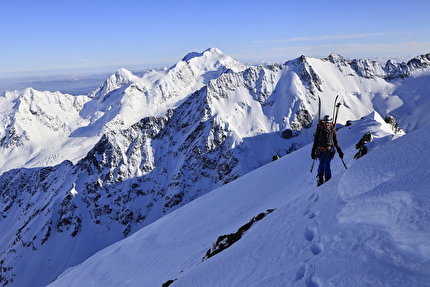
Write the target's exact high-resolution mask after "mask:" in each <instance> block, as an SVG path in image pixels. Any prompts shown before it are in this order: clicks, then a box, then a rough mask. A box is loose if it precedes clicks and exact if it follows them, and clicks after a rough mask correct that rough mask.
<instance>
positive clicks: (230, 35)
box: [0, 0, 430, 75]
mask: <svg viewBox="0 0 430 287" xmlns="http://www.w3.org/2000/svg"><path fill="white" fill-rule="evenodd" d="M428 11H430V1H428V0H420V1H417V0H408V1H404V0H402V1H399V0H389V1H388V0H373V1H368V0H360V1H351V0H347V1H341V0H337V1H334V0H327V1H309V0H299V1H288V0H282V1H281V0H279V1H278V0H260V1H256V0H247V1H242V0H228V1H224V0H217V1H194V0H184V1H179V0H178V1H173V0H153V1H145V0H144V1H137V0H121V1H118V0H117V1H111V0H104V1H101V0H73V1H71V0H62V1H58V0H55V1H49V0H38V1H34V0H29V1H28V0H1V1H0V26H1V27H2V29H1V34H0V75H9V74H22V75H24V74H25V73H20V72H24V71H26V72H28V71H39V72H40V73H43V72H46V71H48V70H49V71H51V73H53V72H55V71H64V70H65V69H66V70H69V71H75V72H76V71H86V70H88V71H89V70H100V71H101V70H103V69H105V70H112V71H114V69H116V68H120V67H124V68H129V69H136V68H145V67H148V66H152V67H159V66H169V65H173V64H174V63H176V62H177V61H179V60H180V59H181V58H182V57H183V56H185V55H186V54H187V53H189V52H193V51H197V52H202V51H203V50H205V49H207V48H209V47H216V48H219V49H220V50H221V51H223V52H224V53H226V54H228V55H230V56H232V57H234V58H236V59H238V60H240V61H242V62H245V63H250V62H261V61H266V62H274V61H275V62H282V61H285V60H290V59H294V58H296V57H299V56H300V55H302V54H304V55H309V56H314V57H325V56H327V55H328V54H329V53H330V52H336V53H338V54H340V55H342V56H345V57H350V58H362V57H375V56H378V57H413V56H415V55H420V54H426V53H429V52H430V21H429V16H428Z"/></svg>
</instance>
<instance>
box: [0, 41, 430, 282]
mask: <svg viewBox="0 0 430 287" xmlns="http://www.w3.org/2000/svg"><path fill="white" fill-rule="evenodd" d="M202 57H208V58H209V59H210V61H209V62H205V61H206V59H205V58H202ZM218 57H220V58H218ZM333 57H334V56H333ZM184 59H186V60H187V61H180V62H178V64H177V65H175V66H173V67H172V68H171V69H168V70H164V71H150V72H148V73H145V74H144V75H143V76H142V77H136V76H134V75H131V74H130V73H128V72H127V71H126V70H120V71H118V73H116V74H115V75H113V76H111V77H110V78H109V79H111V80H107V81H106V82H105V84H103V85H101V86H100V89H99V92H98V94H97V93H96V94H97V95H99V96H96V94H94V95H93V96H92V97H89V96H81V98H79V99H81V100H80V102H79V103H80V104H81V106H82V108H81V109H80V110H79V117H78V116H76V114H75V116H76V119H77V120H76V121H77V122H79V121H81V122H80V123H81V125H80V126H77V127H76V128H75V129H74V130H73V131H72V129H69V130H68V131H69V132H70V134H71V137H72V138H73V139H78V140H80V139H81V138H86V137H88V139H89V140H88V141H86V142H85V141H76V142H74V143H72V144H71V145H72V146H73V148H74V149H82V150H83V153H81V154H79V153H75V157H74V160H73V161H72V160H71V159H70V158H68V159H66V160H64V159H65V158H67V154H66V156H64V157H63V158H61V159H60V162H61V163H58V164H57V165H55V166H46V167H43V166H37V165H36V166H33V167H32V166H31V165H30V166H28V168H26V169H18V168H17V169H13V170H10V171H4V172H3V174H2V175H1V176H0V184H1V186H2V189H1V190H2V198H3V201H2V204H1V206H0V208H1V212H2V217H3V218H2V224H6V225H7V226H8V223H7V222H8V221H9V220H12V219H13V218H21V219H22V220H23V225H21V226H19V225H18V224H16V225H15V224H14V228H11V229H10V232H9V233H8V234H6V235H3V236H2V238H1V240H2V242H4V243H3V244H2V245H1V246H4V247H3V248H2V250H1V254H2V255H1V257H0V262H1V265H2V268H3V270H6V271H5V272H3V273H2V275H1V276H2V277H1V278H0V280H1V281H0V282H2V283H3V285H6V284H7V283H9V284H10V283H11V282H12V280H15V282H21V284H25V283H23V282H26V281H24V280H30V279H29V278H30V277H25V278H24V277H20V276H17V275H19V274H22V273H20V272H25V266H26V265H25V263H23V261H22V260H19V258H22V257H26V256H33V257H34V258H33V259H32V260H33V261H34V262H37V264H36V265H37V266H40V268H39V269H38V271H37V272H38V275H35V274H33V273H32V276H33V277H32V278H36V277H37V278H38V279H37V280H36V282H39V283H40V284H41V285H45V284H47V283H49V282H50V280H53V279H54V278H55V277H56V276H57V275H59V274H60V273H61V272H62V271H63V270H65V269H67V268H68V267H70V266H71V265H75V264H79V263H80V262H82V261H83V260H84V259H86V258H87V257H89V256H90V255H92V254H94V253H95V252H96V251H98V250H100V249H101V248H104V247H106V246H107V245H110V244H111V243H113V242H115V241H118V240H120V239H122V238H124V237H127V236H130V235H131V234H133V233H134V232H136V231H137V230H139V229H140V228H142V227H144V226H147V225H148V224H151V223H153V222H155V221H156V220H158V219H159V218H160V217H162V216H164V215H165V214H168V213H171V212H173V211H175V210H177V209H178V208H179V207H181V206H183V205H185V204H187V203H189V202H192V201H193V200H194V199H196V198H198V197H200V196H202V195H204V194H207V193H208V192H209V191H211V190H213V189H215V188H217V187H220V186H223V185H225V184H227V183H230V182H232V181H234V180H235V179H237V178H239V177H241V176H243V175H246V174H248V173H249V172H251V171H252V170H255V169H257V168H259V167H261V166H263V165H265V164H267V163H269V162H270V161H271V159H272V157H273V156H274V155H281V156H282V155H285V154H288V153H292V152H293V151H294V150H297V149H299V148H301V147H304V146H306V145H307V144H309V143H310V142H311V140H312V134H313V129H311V127H312V126H313V125H314V124H315V122H316V121H317V119H316V114H317V102H316V99H317V96H321V97H322V98H323V106H322V110H323V113H331V111H332V104H333V103H332V100H333V94H337V93H340V94H341V95H342V107H341V109H342V110H341V114H340V117H339V122H340V123H346V121H347V120H356V119H359V118H361V117H363V116H366V115H368V114H370V113H372V112H373V111H375V110H376V113H377V114H378V115H379V114H381V115H382V117H384V116H385V115H387V114H390V113H395V114H396V116H397V117H398V119H399V124H400V126H402V123H405V122H412V121H411V120H412V119H413V120H414V121H415V117H417V115H413V117H412V116H411V115H410V111H411V110H413V109H414V105H415V104H414V101H415V102H416V101H417V100H419V101H420V103H421V104H422V105H424V106H426V105H428V103H429V102H430V101H429V100H428V99H426V98H425V95H426V94H425V80H426V79H428V78H429V77H430V73H429V72H428V69H427V66H426V65H427V64H425V62H424V64H423V66H424V68H422V69H421V70H419V71H420V73H419V75H418V74H417V76H416V78H414V77H413V74H414V73H412V76H411V77H408V78H406V79H405V80H406V81H407V80H408V79H409V81H410V83H409V85H414V84H416V83H418V81H419V83H420V85H421V86H420V87H421V88H420V89H415V93H416V94H415V95H413V96H414V97H413V99H412V102H411V99H410V98H411V96H410V94H406V92H407V88H405V87H403V86H402V85H401V84H402V83H403V82H402V81H405V80H403V79H402V78H401V77H400V78H399V79H398V80H396V81H399V82H396V81H394V82H389V81H388V82H387V80H386V78H382V77H379V76H377V75H375V76H374V77H368V76H364V75H368V74H369V73H370V74H371V73H379V72H381V71H380V70H379V69H376V70H375V69H374V68H372V67H374V66H373V64H372V65H370V66H369V65H355V66H351V65H349V64H348V65H347V64H345V63H346V62H345V61H343V62H342V61H341V62H342V63H343V64H342V69H339V66H336V65H334V64H333V63H332V62H330V61H324V60H320V59H315V58H310V57H305V56H302V57H299V58H297V59H295V60H292V61H287V62H286V63H284V64H275V65H268V66H256V67H253V66H252V67H246V66H245V65H243V64H238V62H237V61H235V60H232V59H231V58H230V57H228V56H226V55H224V54H220V51H219V50H214V49H209V50H207V51H205V52H203V53H201V54H191V55H189V56H188V57H185V58H184ZM193 61H195V62H196V63H194V65H190V63H191V62H193ZM223 61H224V62H223ZM423 61H424V60H423ZM345 65H346V66H345ZM375 65H376V64H375ZM356 69H363V70H360V71H361V72H357V71H356ZM378 75H379V74H378ZM192 76H193V77H194V78H193V77H192ZM166 79H167V80H166ZM109 83H111V84H109ZM121 83H122V84H123V85H122V86H121V85H120V84H121ZM173 83H176V84H174V85H173ZM109 85H110V86H109ZM108 86H109V87H111V88H112V90H111V88H108ZM104 87H106V89H105V90H104V91H106V92H107V93H105V94H103V93H104V92H101V91H103V89H104ZM175 87H176V88H177V89H176V88H175ZM401 89H405V90H404V92H402V91H401ZM397 91H400V92H402V93H397ZM100 92H101V93H100ZM37 95H38V93H37V92H35V93H34V95H33V96H37ZM42 95H48V94H46V93H42ZM49 95H51V94H49ZM102 95H103V96H102ZM56 96H57V97H58V96H60V94H56ZM8 97H9V98H10V99H12V101H11V102H13V101H14V100H15V99H17V98H19V97H22V95H21V94H20V93H19V92H16V93H15V94H9V93H8V94H6V95H5V97H4V98H5V99H8ZM418 97H419V98H418ZM71 99H73V97H72V98H71ZM74 99H76V98H74ZM169 101H170V102H169ZM9 103H10V102H9ZM155 106H159V107H158V109H157V110H156V111H154V110H151V107H155ZM9 108H11V105H10V104H9ZM44 108H45V107H44ZM52 110H53V111H56V109H54V108H53V109H52ZM2 111H4V110H2ZM33 111H34V112H35V113H32V112H27V114H26V115H28V116H29V117H36V118H35V119H36V120H33V122H38V120H37V119H38V118H37V117H38V116H39V115H41V114H42V111H43V110H42V111H41V110H40V109H39V110H36V109H33ZM76 112H78V110H77V111H76ZM2 114H3V113H2ZM419 115H420V116H422V121H425V119H427V118H428V117H429V116H428V115H427V114H426V113H425V111H424V110H422V111H420V113H419ZM379 118H380V119H382V118H381V117H379ZM31 119H33V118H31ZM82 119H83V120H82ZM10 121H11V120H10ZM342 125H343V124H342ZM342 125H340V126H342ZM422 125H423V122H418V121H416V124H415V125H409V126H408V128H407V131H408V132H409V131H412V130H414V129H417V128H419V127H420V126H422ZM36 130H37V128H36ZM391 134H392V135H394V134H395V133H394V131H391ZM359 136H360V137H361V136H362V135H359ZM385 137H387V138H390V137H389V136H388V135H385ZM54 138H55V137H54ZM30 140H32V137H30ZM357 140H358V139H357ZM24 143H26V142H25V141H24ZM66 143H67V141H66ZM350 144H352V143H350ZM84 146H85V147H86V148H82V147H84ZM15 147H17V148H16V149H15V151H16V152H18V151H20V149H18V146H16V145H15ZM5 151H6V152H10V151H9V150H7V149H6V150H5V149H4V150H3V152H5ZM351 158H352V156H351ZM24 166H25V165H24ZM18 190H19V191H22V194H18V193H17V191H18ZM41 202H43V204H41ZM36 203H37V204H36ZM4 222H6V223H4ZM57 240H64V242H68V244H69V245H70V246H75V247H73V248H71V247H68V246H65V245H62V249H63V251H62V252H63V254H66V257H67V258H69V259H68V260H67V261H61V260H60V259H59V258H55V256H54V255H55V253H49V251H48V250H49V248H55V250H58V247H56V245H55V244H56V242H57ZM86 240H90V242H94V243H92V244H88V245H85V241H86ZM75 248H78V249H82V251H81V252H79V253H74V250H75ZM14 253H16V254H17V255H15V256H11V255H9V254H14ZM37 254H40V256H39V255H37ZM44 254H45V255H44ZM47 258H49V261H50V262H49V264H47V263H46V260H47ZM42 261H43V262H45V264H41V262H42ZM50 269H55V270H57V271H56V272H52V273H51V272H50V271H49V270H50ZM18 277H20V278H19V279H18ZM21 278H24V279H21ZM19 280H23V281H19Z"/></svg>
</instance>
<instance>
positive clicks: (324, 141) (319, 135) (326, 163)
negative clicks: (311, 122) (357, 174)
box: [311, 115, 343, 186]
mask: <svg viewBox="0 0 430 287" xmlns="http://www.w3.org/2000/svg"><path fill="white" fill-rule="evenodd" d="M335 148H336V150H337V152H338V153H339V157H340V158H341V159H343V152H342V150H341V149H340V147H339V144H338V142H337V135H336V129H335V126H334V124H333V121H332V119H330V116H328V115H325V116H324V118H323V119H322V120H320V122H319V124H318V126H317V131H316V133H315V138H314V145H313V147H312V153H311V157H312V159H317V158H319V160H320V164H319V166H318V175H317V177H318V182H317V185H318V186H320V185H321V184H323V183H324V182H326V181H328V180H329V179H330V178H331V169H330V162H331V160H332V159H333V158H334V155H335V153H336V151H335ZM324 177H325V181H324Z"/></svg>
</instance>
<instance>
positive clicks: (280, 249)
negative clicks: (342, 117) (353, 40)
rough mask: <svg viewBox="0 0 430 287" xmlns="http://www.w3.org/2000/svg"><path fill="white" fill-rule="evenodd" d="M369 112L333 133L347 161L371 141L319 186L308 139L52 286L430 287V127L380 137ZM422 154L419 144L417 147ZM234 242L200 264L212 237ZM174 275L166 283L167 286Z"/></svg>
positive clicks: (337, 164)
mask: <svg viewBox="0 0 430 287" xmlns="http://www.w3.org/2000/svg"><path fill="white" fill-rule="evenodd" d="M381 126H383V123H381V122H380V121H379V120H378V117H377V116H370V117H366V118H365V119H363V120H358V121H355V122H353V124H352V125H351V126H349V127H344V128H342V129H341V130H339V139H340V145H341V146H342V147H343V148H344V150H345V158H351V155H352V154H353V153H355V151H356V150H355V147H354V143H355V142H356V141H358V139H359V138H360V136H361V135H362V132H363V131H367V130H370V131H372V133H373V134H374V138H375V141H378V140H379V141H380V142H379V146H378V147H377V148H374V149H372V150H371V151H370V153H369V154H367V155H365V156H364V157H362V158H360V159H359V160H357V161H355V160H349V161H348V162H347V163H348V166H349V168H348V170H345V169H344V168H343V166H342V165H341V163H340V161H339V159H338V158H336V159H335V160H334V161H333V171H334V176H333V178H332V180H331V181H329V182H327V183H326V184H324V185H322V186H321V187H315V179H314V176H315V174H311V173H309V168H310V163H311V161H310V160H309V154H310V146H306V147H304V148H302V149H300V150H298V151H296V152H294V153H291V154H289V155H286V156H284V157H283V158H281V159H280V160H278V161H275V162H273V163H271V164H268V165H266V166H264V167H262V168H259V169H257V170H255V171H253V172H250V173H248V174H246V175H244V176H243V177H241V178H239V179H237V180H236V181H234V182H231V183H229V184H227V185H224V186H222V187H220V188H218V189H216V190H214V191H212V192H210V193H209V194H207V195H205V196H202V197H200V198H198V199H196V200H195V201H193V202H191V203H189V204H187V205H185V206H184V207H182V208H180V209H178V210H176V211H174V212H172V213H170V214H169V215H166V216H164V217H163V218H161V219H160V220H158V221H156V222H154V223H153V224H151V225H149V226H147V227H145V228H143V229H141V230H140V231H138V232H136V233H135V234H133V235H132V236H130V237H128V238H126V239H124V240H122V241H119V242H117V243H115V244H113V245H112V246H110V247H108V248H106V249H104V250H102V251H100V252H98V253H97V254H95V255H94V256H92V257H91V258H89V259H88V260H86V261H85V262H84V263H82V264H80V265H79V266H76V267H74V268H71V269H69V270H67V271H66V272H65V273H64V274H62V275H61V276H60V277H59V278H57V280H55V281H54V282H53V283H52V284H51V285H49V286H161V285H162V284H163V283H166V284H167V283H168V282H169V283H171V286H430V283H429V282H430V241H429V240H428V238H429V236H430V226H429V225H428V222H429V220H430V212H429V210H430V193H429V186H430V175H429V172H428V162H429V160H430V153H429V152H427V148H428V142H429V141H430V125H426V126H425V127H422V128H420V129H418V130H416V131H414V132H411V133H410V134H407V135H405V136H403V137H400V138H398V139H396V140H394V141H392V140H389V141H386V140H385V139H386V138H385V137H384V136H386V133H385V132H384V131H383V129H381ZM423 151H424V152H423ZM268 209H276V210H275V211H274V212H272V213H270V214H268V215H267V216H266V217H265V218H263V219H262V220H261V221H259V222H256V223H254V224H253V225H252V227H251V228H250V229H249V230H248V231H247V232H246V233H245V234H244V235H243V237H242V239H240V240H239V241H238V242H236V243H235V244H234V245H232V246H231V247H230V248H228V249H226V250H224V251H222V252H221V253H219V254H217V255H215V256H213V257H211V258H209V259H207V260H204V261H202V258H203V257H204V256H205V254H206V251H207V250H208V249H210V248H211V247H212V244H213V243H214V242H215V241H216V239H217V238H218V236H221V235H224V234H230V233H234V232H236V231H237V230H238V228H239V227H241V226H242V225H244V224H245V223H247V222H248V221H249V220H250V219H251V218H253V217H254V216H256V215H258V214H259V213H261V212H265V211H266V210H268ZM169 280H173V281H174V282H173V283H172V281H169Z"/></svg>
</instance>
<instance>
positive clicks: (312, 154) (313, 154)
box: [311, 149, 317, 159]
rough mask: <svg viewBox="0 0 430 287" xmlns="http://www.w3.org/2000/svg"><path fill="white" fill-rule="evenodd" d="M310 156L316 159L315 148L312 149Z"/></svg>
mask: <svg viewBox="0 0 430 287" xmlns="http://www.w3.org/2000/svg"><path fill="white" fill-rule="evenodd" d="M311 158H312V159H316V158H317V154H316V152H315V149H312V153H311Z"/></svg>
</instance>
